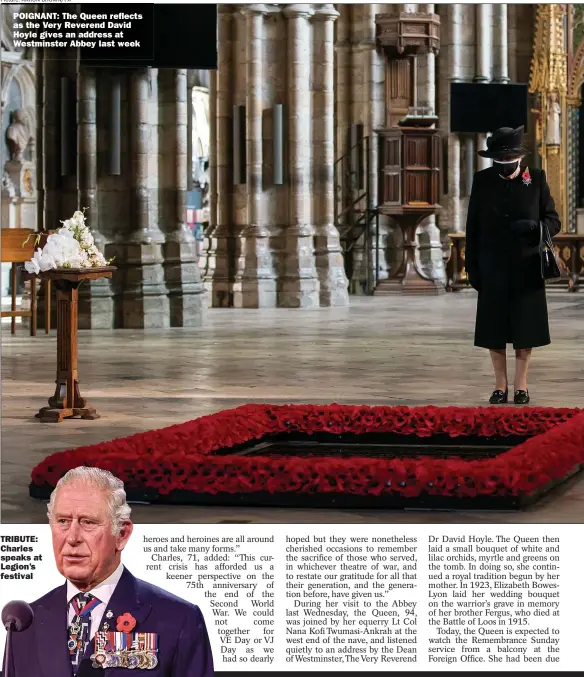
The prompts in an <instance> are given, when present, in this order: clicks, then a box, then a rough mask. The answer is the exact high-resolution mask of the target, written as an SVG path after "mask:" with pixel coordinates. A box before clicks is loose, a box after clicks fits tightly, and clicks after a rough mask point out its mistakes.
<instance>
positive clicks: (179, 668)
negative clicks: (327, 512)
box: [4, 468, 214, 677]
mask: <svg viewBox="0 0 584 677" xmlns="http://www.w3.org/2000/svg"><path fill="white" fill-rule="evenodd" d="M48 514H49V521H50V524H51V531H52V536H53V551H54V555H55V561H56V564H57V568H58V570H59V572H60V573H61V574H62V575H63V576H64V577H65V578H66V579H67V581H66V582H65V584H64V585H62V586H60V587H58V588H55V589H54V590H52V591H51V592H49V593H48V594H46V595H45V596H44V597H41V599H39V600H37V601H36V602H34V603H33V604H32V605H31V606H32V608H33V611H34V615H35V617H34V621H33V624H32V625H31V626H30V628H28V629H27V630H25V631H22V632H19V633H14V634H13V638H12V639H13V642H12V652H11V655H12V661H11V663H12V665H11V666H5V667H4V674H6V670H8V674H9V675H11V677H71V676H72V675H76V676H77V677H88V676H89V675H99V674H100V672H99V671H100V670H104V669H108V672H107V674H108V675H111V677H122V675H127V674H128V673H127V670H128V669H146V670H149V671H151V672H150V674H152V675H160V676H162V675H164V677H212V675H213V674H214V672H213V658H212V654H211V646H210V643H209V637H208V634H207V629H206V627H205V621H204V619H203V615H202V614H201V611H200V610H199V608H198V607H197V606H194V605H193V604H190V603H189V602H186V601H185V600H182V599H180V598H178V597H175V596H174V595H171V594H169V593H168V592H165V591H164V590H161V589H160V588H157V587H155V586H153V585H150V584H149V583H146V582H144V581H141V580H139V579H137V578H135V577H134V576H132V574H131V573H130V572H129V571H128V570H127V569H126V568H125V567H124V566H123V564H122V563H121V553H122V550H123V549H124V547H125V546H126V544H127V542H128V540H129V538H130V536H131V534H132V528H133V525H132V522H131V521H130V507H129V506H128V504H127V503H126V493H125V491H124V485H123V483H122V482H121V481H120V480H119V479H117V478H116V477H114V476H113V475H112V474H111V473H109V472H107V471H104V470H99V469H97V468H75V469H74V470H71V471H69V472H68V473H67V474H66V475H65V476H64V477H63V478H62V479H61V480H60V481H59V483H58V484H57V487H56V488H55V491H54V492H53V494H52V496H51V501H50V503H49V510H48Z"/></svg>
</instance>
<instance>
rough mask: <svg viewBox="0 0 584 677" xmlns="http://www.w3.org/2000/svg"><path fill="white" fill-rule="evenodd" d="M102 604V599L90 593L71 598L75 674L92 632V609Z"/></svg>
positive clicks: (71, 651) (71, 655) (70, 640)
mask: <svg viewBox="0 0 584 677" xmlns="http://www.w3.org/2000/svg"><path fill="white" fill-rule="evenodd" d="M98 604H101V601H100V600H99V599H97V597H94V596H93V595H90V594H89V593H87V592H86V593H83V592H80V593H79V594H78V595H75V597H73V599H72V600H71V606H72V608H73V611H74V614H75V615H74V616H73V620H72V621H71V624H70V625H69V642H68V643H67V647H68V649H69V656H70V658H71V665H72V666H73V674H74V675H76V674H77V670H79V665H80V663H81V661H82V660H83V655H84V653H85V649H86V648H87V644H88V643H89V637H90V633H91V611H92V609H95V607H96V606H97V605H98Z"/></svg>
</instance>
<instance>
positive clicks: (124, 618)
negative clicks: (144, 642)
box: [116, 613, 136, 632]
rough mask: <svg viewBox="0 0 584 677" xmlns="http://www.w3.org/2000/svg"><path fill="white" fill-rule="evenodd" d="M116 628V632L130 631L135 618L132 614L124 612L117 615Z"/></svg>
mask: <svg viewBox="0 0 584 677" xmlns="http://www.w3.org/2000/svg"><path fill="white" fill-rule="evenodd" d="M116 620H117V625H116V630H117V631H118V632H132V630H133V629H134V628H135V627H136V619H135V618H134V616H132V614H129V613H125V614H122V615H121V616H118V617H117V619H116Z"/></svg>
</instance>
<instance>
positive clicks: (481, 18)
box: [474, 3, 493, 170]
mask: <svg viewBox="0 0 584 677" xmlns="http://www.w3.org/2000/svg"><path fill="white" fill-rule="evenodd" d="M475 45H476V74H475V77H474V81H475V82H490V81H491V79H492V77H493V5H488V4H482V3H481V4H478V5H477V6H476V40H475ZM476 142H477V149H476V150H477V151H479V150H483V149H484V148H486V146H487V135H486V134H477V139H476ZM492 164H493V163H492V161H491V160H489V159H487V158H483V157H481V156H480V155H479V156H477V168H478V169H479V170H480V169H486V168H487V167H490V166H491V165H492Z"/></svg>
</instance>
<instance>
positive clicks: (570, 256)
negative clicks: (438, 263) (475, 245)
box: [446, 233, 584, 292]
mask: <svg viewBox="0 0 584 677" xmlns="http://www.w3.org/2000/svg"><path fill="white" fill-rule="evenodd" d="M449 237H450V256H449V258H448V262H447V264H446V278H447V282H446V290H447V291H459V290H460V289H465V288H467V287H469V286H470V285H469V282H468V276H467V274H466V269H465V250H466V238H465V235H464V233H450V235H449ZM554 246H555V250H556V254H557V258H558V263H559V264H560V270H561V271H562V277H561V278H560V279H559V280H557V281H554V282H550V283H549V284H550V286H563V287H567V289H568V291H572V292H575V291H578V288H579V286H580V278H581V277H582V276H584V235H583V234H575V233H561V234H560V235H556V237H554Z"/></svg>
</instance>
